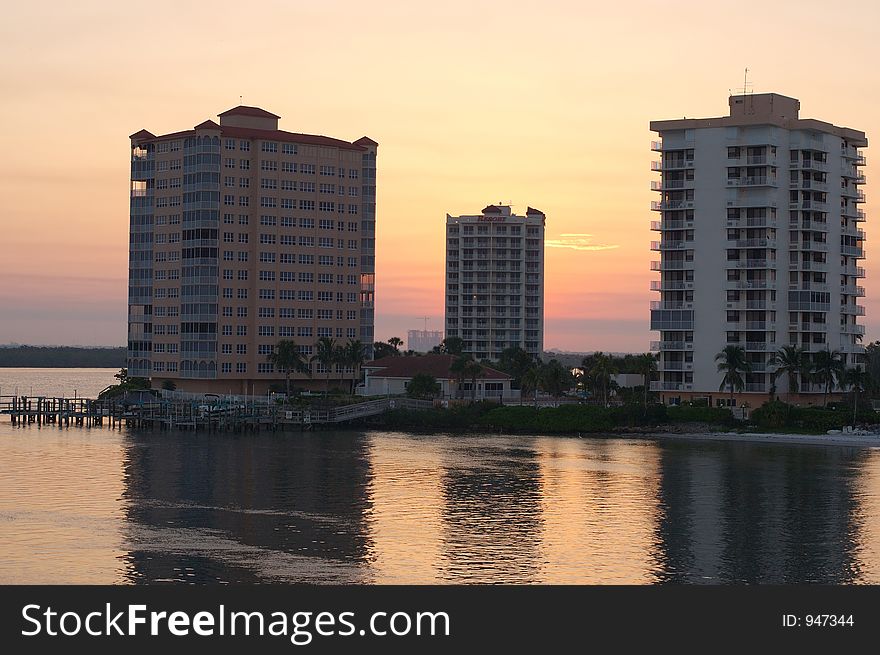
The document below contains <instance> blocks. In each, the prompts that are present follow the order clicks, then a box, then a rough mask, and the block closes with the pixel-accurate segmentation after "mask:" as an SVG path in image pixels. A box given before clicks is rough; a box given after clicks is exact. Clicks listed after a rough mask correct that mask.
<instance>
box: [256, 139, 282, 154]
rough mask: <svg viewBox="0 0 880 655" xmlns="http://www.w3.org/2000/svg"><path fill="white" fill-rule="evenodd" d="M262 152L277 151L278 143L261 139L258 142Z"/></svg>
mask: <svg viewBox="0 0 880 655" xmlns="http://www.w3.org/2000/svg"><path fill="white" fill-rule="evenodd" d="M260 150H261V151H262V152H278V143H277V142H275V141H263V142H262V143H261V144H260Z"/></svg>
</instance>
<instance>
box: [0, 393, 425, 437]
mask: <svg viewBox="0 0 880 655" xmlns="http://www.w3.org/2000/svg"><path fill="white" fill-rule="evenodd" d="M432 406H433V403H432V402H431V401H428V400H413V399H410V398H380V399H377V400H368V401H364V402H360V403H353V404H350V405H341V406H335V407H329V406H322V405H321V404H320V403H318V404H316V405H315V406H313V407H294V406H291V405H285V404H280V403H276V402H272V401H269V400H267V399H265V398H263V399H259V400H255V399H252V400H239V399H235V398H230V399H222V398H221V399H218V398H205V399H195V398H191V397H187V398H180V397H149V399H145V398H144V396H143V395H141V396H140V397H139V400H138V401H137V402H132V401H130V400H126V398H125V397H122V398H111V399H106V398H102V399H92V398H54V397H45V396H37V397H29V396H0V414H6V415H9V417H10V419H11V420H12V424H13V425H37V426H38V427H42V426H44V425H45V426H57V427H59V428H61V427H69V426H81V427H97V426H105V425H109V426H110V427H111V428H117V427H132V428H144V429H163V430H207V431H233V432H246V431H256V432H258V431H261V430H279V429H300V430H304V429H311V428H313V427H315V426H321V425H333V424H344V423H346V422H349V421H354V420H358V419H361V418H366V417H369V416H376V415H378V414H382V413H384V412H388V411H392V410H394V409H430V408H431V407H432Z"/></svg>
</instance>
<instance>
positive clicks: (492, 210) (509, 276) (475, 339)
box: [446, 205, 545, 359]
mask: <svg viewBox="0 0 880 655" xmlns="http://www.w3.org/2000/svg"><path fill="white" fill-rule="evenodd" d="M544 221H545V217H544V213H543V212H541V211H538V210H537V209H532V208H531V207H529V208H528V211H526V215H525V216H517V215H516V214H512V213H511V211H510V207H508V206H506V205H489V206H488V207H486V208H485V209H483V211H482V213H480V214H478V215H476V216H449V215H448V214H447V215H446V337H447V338H449V337H460V338H461V339H463V340H464V350H465V352H466V353H469V354H471V355H473V356H474V357H475V358H476V359H498V358H499V356H500V355H501V353H502V352H503V351H504V350H505V349H506V348H511V347H519V348H522V349H523V350H525V351H526V352H528V353H529V354H530V355H532V356H534V357H536V358H537V357H540V356H541V354H542V352H543V349H544Z"/></svg>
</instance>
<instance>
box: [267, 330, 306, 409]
mask: <svg viewBox="0 0 880 655" xmlns="http://www.w3.org/2000/svg"><path fill="white" fill-rule="evenodd" d="M266 359H268V360H269V362H271V363H272V364H273V365H274V366H275V368H277V369H278V370H279V371H284V379H285V381H286V383H287V397H288V398H290V373H291V371H296V372H297V373H308V372H309V366H308V362H306V358H305V357H303V354H302V353H301V352H300V350H299V346H297V345H296V342H295V341H293V340H291V339H282V340H281V341H279V342H278V343H277V344H275V348H274V350H272V352H271V353H269V355H268V356H267V357H266Z"/></svg>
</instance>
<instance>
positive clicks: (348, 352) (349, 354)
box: [342, 339, 367, 396]
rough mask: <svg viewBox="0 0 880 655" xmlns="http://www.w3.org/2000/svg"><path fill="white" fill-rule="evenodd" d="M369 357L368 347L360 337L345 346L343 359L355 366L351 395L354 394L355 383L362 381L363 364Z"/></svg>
mask: <svg viewBox="0 0 880 655" xmlns="http://www.w3.org/2000/svg"><path fill="white" fill-rule="evenodd" d="M366 358H367V347H366V346H365V345H364V344H363V342H361V341H360V340H359V339H352V340H351V341H349V342H348V345H346V346H345V348H344V353H343V357H342V359H343V360H344V362H345V363H346V364H347V365H349V366H351V367H352V368H354V376H353V377H352V379H351V395H352V396H353V395H354V390H355V385H356V383H357V382H360V377H361V375H360V373H361V366H363V365H364V360H365V359H366Z"/></svg>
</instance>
